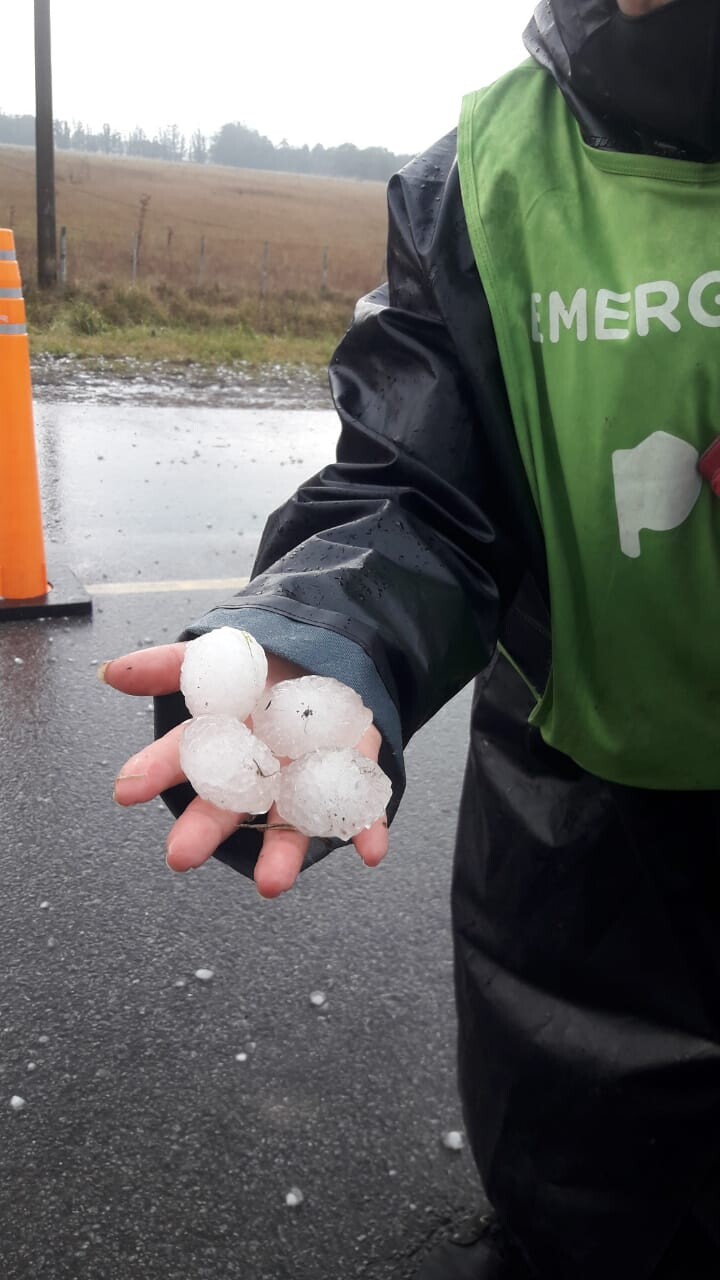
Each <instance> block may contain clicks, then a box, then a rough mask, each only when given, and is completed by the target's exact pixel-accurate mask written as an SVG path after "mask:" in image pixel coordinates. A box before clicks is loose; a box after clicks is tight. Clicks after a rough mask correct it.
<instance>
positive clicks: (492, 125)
mask: <svg viewBox="0 0 720 1280" xmlns="http://www.w3.org/2000/svg"><path fill="white" fill-rule="evenodd" d="M458 158H459V170H460V181H461V188H462V197H463V205H464V209H465V214H466V217H467V223H468V229H469V233H470V239H471V242H472V246H473V251H474V254H475V258H476V261H477V265H478V270H479V272H480V276H481V279H482V282H483V286H484V288H485V291H486V294H487V298H488V303H489V306H490V310H491V313H492V318H493V324H494V328H495V334H496V337H497V343H498V347H499V351H500V359H501V362H502V368H503V375H504V378H505V382H506V385H507V389H508V394H509V399H510V407H511V411H512V418H513V424H514V429H515V433H516V436H517V440H518V444H519V448H520V453H521V455H522V460H523V464H524V467H525V471H526V473H527V477H528V480H529V483H530V488H531V490H532V494H533V497H534V500H535V503H536V506H537V510H538V513H539V516H540V521H541V524H542V528H543V531H544V537H545V545H546V551H547V560H548V572H549V580H550V608H551V617H552V673H551V676H550V680H549V682H548V685H547V688H546V689H545V690H544V692H543V693H542V696H539V697H538V703H537V706H536V708H535V710H534V712H533V716H532V720H533V723H535V724H537V725H538V726H539V728H540V730H541V732H542V736H543V738H544V739H545V741H546V742H548V743H549V744H550V745H551V746H553V747H557V748H558V749H559V750H560V751H563V752H565V753H566V754H567V755H569V756H570V757H572V759H574V760H575V761H577V762H578V764H580V765H581V766H582V767H584V768H585V769H588V770H590V771H591V772H592V773H595V774H597V775H598V776H600V777H602V778H606V779H609V780H611V781H613V782H619V783H625V784H628V785H632V786H637V787H650V788H669V789H676V790H685V789H701V788H707V789H715V788H717V787H718V786H720V500H719V499H718V498H716V497H715V496H714V494H713V492H712V490H711V488H710V486H709V484H707V483H705V482H704V481H703V480H702V478H701V476H700V475H699V473H698V469H697V464H698V460H699V457H700V455H701V454H702V453H703V452H704V450H706V449H707V448H708V446H709V445H710V444H711V443H712V442H713V440H714V439H715V438H716V436H718V434H720V165H717V164H712V165H702V164H691V163H687V162H684V161H679V160H669V159H665V158H663V157H658V156H646V155H627V154H620V153H617V152H609V151H600V150H597V149H595V148H592V147H589V146H587V145H586V144H585V143H584V142H583V139H582V136H581V133H580V129H579V126H578V124H577V122H576V120H575V118H574V117H573V115H572V114H571V112H570V111H569V110H568V108H567V107H566V105H565V102H564V100H563V97H562V94H561V93H560V91H559V90H558V89H557V87H556V86H555V84H554V82H553V80H552V79H551V77H550V76H549V75H548V74H547V73H546V72H544V71H542V70H541V69H540V68H539V67H537V66H535V65H534V64H523V65H522V66H520V67H518V68H517V69H516V70H515V71H512V72H511V73H510V74H509V75H507V76H505V77H503V78H502V79H501V80H499V81H498V82H497V83H495V84H493V85H491V86H490V87H489V88H487V89H485V90H482V91H481V92H480V93H477V94H473V95H471V96H469V97H468V98H466V99H465V100H464V102H463V109H462V116H461V121H460V128H459V136H458Z"/></svg>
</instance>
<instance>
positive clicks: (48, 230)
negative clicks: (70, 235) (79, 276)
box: [35, 0, 57, 289]
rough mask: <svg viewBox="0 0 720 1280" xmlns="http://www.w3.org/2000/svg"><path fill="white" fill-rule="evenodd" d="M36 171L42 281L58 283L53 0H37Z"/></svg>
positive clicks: (47, 286) (46, 286)
mask: <svg viewBox="0 0 720 1280" xmlns="http://www.w3.org/2000/svg"><path fill="white" fill-rule="evenodd" d="M35 175H36V189H37V268H38V285H39V286H40V288H41V289H51V288H52V287H53V286H54V285H56V284H57V236H56V231H55V137H54V132H53V109H52V58H51V54H50V0H35Z"/></svg>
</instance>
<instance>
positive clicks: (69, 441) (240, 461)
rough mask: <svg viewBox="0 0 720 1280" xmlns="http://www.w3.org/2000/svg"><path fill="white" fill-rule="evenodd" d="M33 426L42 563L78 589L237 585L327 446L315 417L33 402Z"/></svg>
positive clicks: (331, 421)
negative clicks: (82, 585)
mask: <svg viewBox="0 0 720 1280" xmlns="http://www.w3.org/2000/svg"><path fill="white" fill-rule="evenodd" d="M35 426H36V438H37V448H38V462H39V467H40V475H41V491H42V501H43V511H44V524H45V536H46V542H47V554H48V560H49V561H57V560H61V561H62V563H63V564H65V563H68V564H70V565H71V567H72V568H73V570H74V571H75V573H76V574H78V575H79V576H80V577H81V578H82V579H83V581H85V582H98V581H102V580H109V581H111V582H112V581H117V580H123V581H128V580H130V579H134V578H143V577H144V578H148V579H151V580H155V579H158V578H183V579H187V578H199V577H205V578H208V577H213V578H218V577H237V576H238V575H240V576H243V575H247V574H248V573H249V571H250V568H251V567H252V561H253V559H254V556H255V551H256V549H257V544H258V540H259V537H260V534H261V532H262V527H263V524H264V522H265V519H266V517H267V515H268V514H269V512H270V511H272V510H274V509H275V507H277V506H279V505H280V503H282V502H283V501H284V500H285V499H286V498H288V497H289V496H290V494H291V493H292V492H293V491H294V490H295V489H296V488H297V486H298V485H299V484H300V482H301V481H302V480H304V479H306V478H307V477H308V476H310V475H312V474H313V473H314V472H315V471H317V470H318V469H319V468H320V467H321V466H323V465H324V464H325V463H326V462H328V461H330V460H331V459H332V458H333V456H334V448H335V440H336V437H337V420H336V416H335V414H334V413H333V412H331V411H328V410H327V409H313V410H307V409H296V410H292V411H291V410H276V409H245V408H243V409H225V408H223V409H208V408H201V407H199V406H198V407H190V408H180V407H175V408H170V407H168V406H162V407H157V406H149V405H135V404H132V405H131V404H128V403H124V404H119V405H117V406H112V405H108V404H104V405H90V404H87V403H86V404H81V405H76V404H70V403H67V402H62V401H56V402H52V403H50V404H47V403H44V402H43V401H39V402H38V403H36V407H35Z"/></svg>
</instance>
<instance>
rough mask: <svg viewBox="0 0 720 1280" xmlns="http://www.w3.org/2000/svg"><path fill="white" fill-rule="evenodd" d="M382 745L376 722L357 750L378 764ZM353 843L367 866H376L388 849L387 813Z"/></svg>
mask: <svg viewBox="0 0 720 1280" xmlns="http://www.w3.org/2000/svg"><path fill="white" fill-rule="evenodd" d="M381 745H382V737H381V736H380V732H379V730H378V729H376V727H375V725H374V724H371V725H370V727H369V728H368V729H366V730H365V733H364V734H363V736H362V738H361V739H360V741H359V742H358V744H357V747H356V748H355V750H356V751H359V752H360V754H361V755H363V756H366V757H367V759H368V760H372V761H374V763H375V764H377V761H378V756H379V755H380V747H381ZM353 844H354V845H355V848H356V849H357V851H358V853H359V854H360V857H361V858H362V860H363V862H364V863H365V865H366V866H368V867H376V866H377V865H378V863H380V862H382V860H383V858H384V857H385V854H386V853H387V851H388V825H387V817H386V816H385V814H383V815H382V817H380V818H378V820H377V822H373V824H372V826H371V827H368V829H367V831H359V832H358V834H357V835H356V836H353Z"/></svg>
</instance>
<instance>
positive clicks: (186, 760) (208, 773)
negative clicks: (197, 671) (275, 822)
mask: <svg viewBox="0 0 720 1280" xmlns="http://www.w3.org/2000/svg"><path fill="white" fill-rule="evenodd" d="M180 767H181V768H182V771H183V773H184V774H185V776H186V778H187V779H188V781H189V782H190V784H191V785H192V786H193V787H194V789H195V791H196V792H197V794H198V795H199V796H202V798H203V800H210V801H211V802H212V804H216V805H217V806H218V808H220V809H230V810H231V811H232V812H234V813H267V811H268V809H269V808H270V806H271V804H272V803H273V801H274V800H275V797H276V795H277V789H278V783H279V780H280V762H279V760H276V759H275V756H274V755H273V753H272V751H271V750H270V748H269V747H267V746H266V745H265V743H264V742H261V741H260V739H259V738H256V737H255V736H254V734H252V733H251V732H250V730H249V729H248V727H247V725H244V724H242V723H241V722H240V720H235V719H234V718H233V717H232V716H197V717H196V718H195V719H192V720H188V722H187V724H186V725H185V728H184V729H183V732H182V735H181V738H180Z"/></svg>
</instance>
